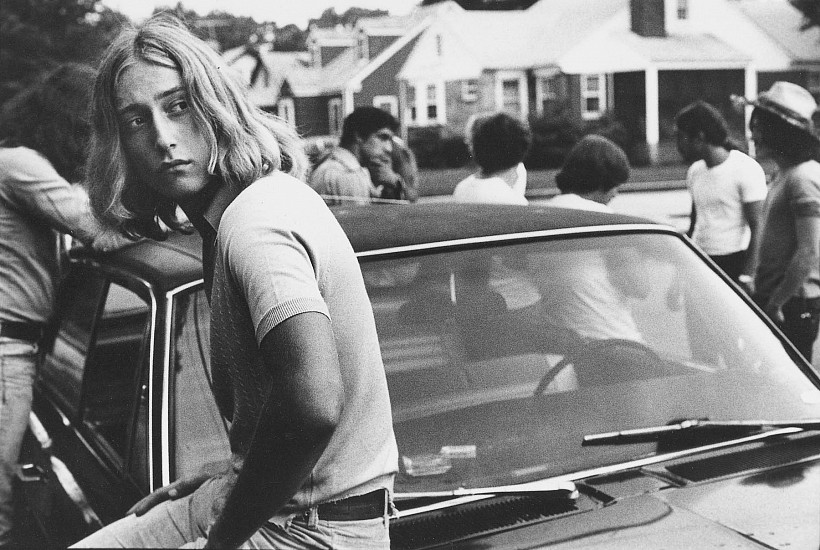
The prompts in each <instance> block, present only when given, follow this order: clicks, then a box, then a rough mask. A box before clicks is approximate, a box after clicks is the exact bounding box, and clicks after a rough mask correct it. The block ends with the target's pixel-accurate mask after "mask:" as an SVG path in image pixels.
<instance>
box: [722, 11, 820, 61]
mask: <svg viewBox="0 0 820 550" xmlns="http://www.w3.org/2000/svg"><path fill="white" fill-rule="evenodd" d="M738 7H739V8H740V10H741V11H742V12H743V13H744V14H746V16H747V17H748V18H749V19H751V20H752V21H753V22H754V23H755V24H756V25H757V26H758V27H760V29H762V30H763V32H765V33H766V34H768V35H769V36H770V37H771V38H772V40H774V41H775V42H777V43H778V45H780V47H782V48H783V49H784V50H786V52H787V53H788V54H789V55H790V56H791V57H792V59H793V60H794V61H796V62H810V63H820V28H818V27H816V26H815V27H812V28H810V29H806V30H804V31H801V30H800V27H801V24H802V22H803V15H802V14H801V13H800V11H799V10H797V9H796V8H794V7H793V6H792V5H791V4H790V3H789V2H788V1H787V0H744V1H743V2H739V3H738Z"/></svg>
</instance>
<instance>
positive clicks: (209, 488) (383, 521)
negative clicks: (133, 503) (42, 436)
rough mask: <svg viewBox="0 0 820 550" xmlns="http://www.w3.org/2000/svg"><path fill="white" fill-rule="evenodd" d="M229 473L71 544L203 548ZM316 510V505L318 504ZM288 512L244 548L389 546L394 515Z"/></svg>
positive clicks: (287, 549)
mask: <svg viewBox="0 0 820 550" xmlns="http://www.w3.org/2000/svg"><path fill="white" fill-rule="evenodd" d="M224 483H225V478H222V477H221V476H215V477H213V478H211V479H210V480H208V481H206V482H205V483H203V484H202V485H201V486H200V487H199V489H197V490H196V491H194V492H193V493H191V494H190V495H188V496H186V497H183V498H180V499H177V500H168V501H165V502H163V503H161V504H158V505H157V506H154V507H153V508H152V509H151V510H149V511H148V512H147V513H146V514H144V515H142V516H140V517H137V516H135V515H133V514H132V515H130V516H126V517H124V518H122V519H121V520H118V521H115V522H114V523H112V524H110V525H108V526H106V527H104V528H102V529H101V530H99V531H97V532H96V533H93V534H92V535H89V536H88V537H86V538H85V539H83V540H81V541H80V542H78V543H77V544H75V545H73V546H71V548H202V547H203V546H204V544H205V541H206V540H207V534H208V530H209V529H210V527H211V525H212V524H213V522H214V521H215V520H216V514H217V512H218V510H216V509H215V507H214V506H213V504H214V503H215V502H222V501H223V495H224V489H223V485H224ZM314 510H315V509H314ZM311 517H312V518H313V519H312V520H311V519H306V518H304V517H303V516H293V515H291V516H283V517H281V518H276V519H272V520H270V521H268V523H266V524H265V525H264V526H263V527H262V528H261V529H259V531H257V532H256V533H254V535H253V536H252V537H251V538H250V539H249V540H248V541H247V542H245V544H243V545H242V546H240V548H277V549H285V550H304V549H316V548H324V549H338V550H356V549H362V550H364V549H383V550H388V549H389V548H390V535H389V517H388V512H387V511H385V515H384V517H380V518H376V519H368V520H361V521H325V520H322V519H321V518H319V519H316V517H315V514H314V515H313V516H311Z"/></svg>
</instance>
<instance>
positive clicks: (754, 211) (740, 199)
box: [676, 101, 766, 289]
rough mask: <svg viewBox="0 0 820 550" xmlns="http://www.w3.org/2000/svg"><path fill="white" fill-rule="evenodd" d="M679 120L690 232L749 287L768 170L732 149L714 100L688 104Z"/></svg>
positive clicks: (728, 272)
mask: <svg viewBox="0 0 820 550" xmlns="http://www.w3.org/2000/svg"><path fill="white" fill-rule="evenodd" d="M676 125H677V130H678V139H677V144H678V151H679V152H680V154H681V156H682V157H683V159H684V161H686V162H688V163H691V166H690V167H689V170H688V172H687V175H686V184H687V187H688V188H689V191H690V193H691V195H692V216H691V224H690V228H689V231H688V233H687V234H688V235H689V236H690V237H692V239H693V240H694V241H695V243H696V244H697V245H698V246H699V247H700V248H701V249H702V250H703V251H704V252H705V253H706V254H707V255H708V256H709V257H710V258H711V259H712V260H713V261H714V262H715V263H716V264H717V265H718V266H719V267H720V268H721V269H723V271H725V272H726V274H727V275H729V277H731V278H732V279H733V280H734V281H736V282H737V283H739V284H741V286H744V287H746V288H747V289H750V285H751V276H750V274H751V273H754V269H755V265H756V249H757V246H756V244H757V242H758V236H759V232H758V228H759V224H758V220H759V219H760V215H761V212H762V208H763V201H764V199H765V198H766V175H765V174H764V172H763V169H762V168H761V167H760V165H759V164H758V163H757V161H755V160H754V159H752V158H751V157H749V156H748V155H746V154H744V153H742V152H741V151H738V150H736V149H733V145H732V143H731V141H730V140H729V131H728V127H727V124H726V121H725V120H724V118H723V116H722V115H721V114H720V112H719V111H718V110H717V109H716V108H715V107H714V106H712V105H710V104H709V103H706V102H704V101H696V102H694V103H692V104H690V105H688V106H687V107H685V108H684V109H683V110H682V111H680V113H678V115H677V117H676Z"/></svg>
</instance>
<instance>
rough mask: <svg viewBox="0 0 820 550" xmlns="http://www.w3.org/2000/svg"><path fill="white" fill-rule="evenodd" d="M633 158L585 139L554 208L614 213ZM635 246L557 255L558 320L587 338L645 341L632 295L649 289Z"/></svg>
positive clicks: (602, 141)
mask: <svg viewBox="0 0 820 550" xmlns="http://www.w3.org/2000/svg"><path fill="white" fill-rule="evenodd" d="M629 173H630V166H629V159H628V158H627V156H626V153H624V151H623V149H621V148H620V147H619V146H618V145H617V144H616V143H614V142H613V141H611V140H609V139H607V138H605V137H603V136H599V135H588V136H585V137H583V138H581V139H580V140H579V141H578V143H577V144H576V145H575V146H574V147H573V148H572V149H571V150H570V152H569V153H568V154H567V158H566V160H565V161H564V164H563V166H562V167H561V170H560V171H559V172H558V174H557V175H556V176H555V182H556V184H557V186H558V189H559V190H560V191H561V194H560V195H557V196H556V197H554V198H552V199H550V200H549V201H547V204H548V205H550V206H557V207H563V208H574V209H580V210H590V211H596V212H613V210H612V209H611V208H610V207H609V202H610V201H611V200H612V199H613V198H614V197H615V195H616V193H617V189H618V186H620V185H622V184H623V183H625V182H626V181H627V180H628V179H629ZM642 263H643V262H641V260H640V259H639V258H638V257H637V252H636V251H635V250H633V249H629V248H625V249H619V250H613V251H607V250H581V251H576V252H573V253H571V254H570V253H568V254H566V255H565V259H564V261H563V262H561V261H558V259H557V258H556V259H555V265H554V267H553V268H552V269H553V270H554V273H553V274H552V275H551V276H550V277H546V278H545V282H546V285H547V286H548V289H547V290H546V291H545V292H544V300H545V307H546V310H547V312H548V314H549V315H550V316H551V317H552V318H553V319H555V323H556V324H558V325H561V326H565V327H567V328H570V329H572V330H574V331H575V332H576V333H578V334H579V335H581V336H582V337H584V338H590V339H611V338H617V339H624V340H634V341H638V342H642V341H643V336H642V335H641V332H640V330H639V329H638V326H637V325H636V323H635V320H634V318H633V316H632V312H631V310H630V307H629V305H628V304H627V302H626V298H627V297H629V296H634V297H639V298H640V297H644V296H646V294H647V293H648V289H647V288H646V285H645V282H644V278H642V277H641V273H640V271H639V269H640V266H641V265H642Z"/></svg>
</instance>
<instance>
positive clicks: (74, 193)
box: [0, 64, 130, 546]
mask: <svg viewBox="0 0 820 550" xmlns="http://www.w3.org/2000/svg"><path fill="white" fill-rule="evenodd" d="M94 75H95V72H94V70H93V69H92V68H91V67H89V66H86V65H79V64H67V65H62V66H60V67H58V68H56V69H55V70H53V71H52V72H51V73H49V74H47V75H45V76H44V77H43V78H41V79H40V80H39V81H38V82H36V83H35V84H33V85H32V86H30V87H29V88H27V89H25V90H23V91H21V92H19V93H18V94H17V95H15V96H14V97H13V98H12V99H11V100H9V102H8V103H6V105H5V106H4V108H3V111H2V113H0V388H2V394H3V399H2V401H0V546H5V545H7V544H9V542H10V540H11V536H12V535H11V529H12V517H13V508H14V505H13V496H12V480H13V479H14V476H15V472H16V469H17V460H18V455H19V454H20V446H21V443H22V440H23V434H24V433H25V430H26V427H27V426H28V417H29V411H30V410H31V399H32V393H31V391H32V383H33V380H34V371H35V359H36V356H37V352H38V346H39V345H40V344H41V341H42V338H43V336H44V334H45V332H46V327H47V325H48V324H49V322H50V321H51V320H52V316H53V314H54V307H55V286H56V283H57V281H58V280H59V278H60V261H59V260H60V251H61V246H60V242H61V241H60V238H59V234H60V233H65V234H69V235H71V236H72V237H74V238H75V239H77V240H78V241H80V242H82V243H84V244H86V245H88V246H90V247H91V248H93V249H94V250H97V251H108V250H112V249H114V248H118V247H119V246H122V245H123V244H125V243H128V242H130V241H128V239H126V238H125V237H124V236H123V235H121V234H119V233H118V232H116V231H113V230H110V229H107V228H105V227H104V226H103V225H102V224H101V223H100V222H99V221H98V220H97V218H96V217H95V216H94V215H93V214H92V212H91V209H90V207H89V204H88V195H87V194H86V192H85V189H84V188H83V187H81V186H79V185H74V184H72V182H77V181H78V180H79V179H80V178H81V176H82V169H83V162H84V160H85V148H86V145H87V142H88V136H89V127H90V124H89V120H88V108H89V102H90V99H91V90H92V87H93V85H94Z"/></svg>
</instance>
